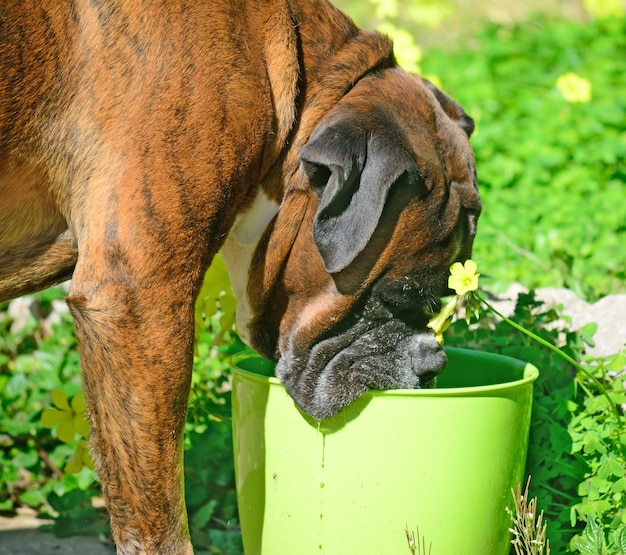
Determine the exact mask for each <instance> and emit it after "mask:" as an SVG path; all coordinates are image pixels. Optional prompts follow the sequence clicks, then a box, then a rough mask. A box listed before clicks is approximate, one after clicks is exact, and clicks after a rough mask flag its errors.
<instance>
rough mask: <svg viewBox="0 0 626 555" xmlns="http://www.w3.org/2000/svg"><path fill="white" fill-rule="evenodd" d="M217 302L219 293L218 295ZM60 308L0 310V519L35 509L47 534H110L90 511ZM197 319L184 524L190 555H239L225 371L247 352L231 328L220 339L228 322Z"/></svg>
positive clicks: (40, 299) (71, 351)
mask: <svg viewBox="0 0 626 555" xmlns="http://www.w3.org/2000/svg"><path fill="white" fill-rule="evenodd" d="M218 294H219V296H220V298H221V297H223V296H225V294H226V293H225V292H224V291H223V288H221V289H220V290H219V291H218ZM63 298H64V292H63V291H61V290H56V289H51V290H48V291H44V292H43V293H40V294H37V295H34V296H32V297H28V298H26V299H25V300H19V301H15V302H14V303H12V308H11V311H10V312H9V311H8V310H7V309H8V303H5V304H4V305H0V391H2V395H1V396H0V430H2V432H1V433H0V511H11V510H13V509H15V508H17V507H19V506H21V505H27V506H29V507H32V508H34V509H36V510H38V511H40V512H41V513H42V514H44V515H47V516H49V517H52V518H53V519H54V522H53V524H51V525H49V526H46V527H45V529H49V530H50V531H52V532H54V533H55V534H57V535H58V536H60V537H61V536H71V535H76V534H97V533H102V532H106V531H107V520H106V514H105V512H104V511H103V510H102V509H96V508H95V507H94V503H93V502H92V501H93V499H94V498H95V497H97V496H99V494H100V490H99V485H98V482H97V478H96V475H95V473H94V472H93V470H92V468H91V467H92V465H91V459H90V457H89V456H88V450H87V444H86V441H85V436H86V435H87V432H88V430H87V427H86V424H87V423H86V421H85V419H84V412H85V410H84V401H83V400H82V393H81V392H80V389H81V386H80V369H79V364H78V356H77V353H76V340H75V337H74V333H73V323H72V320H71V318H70V316H69V313H67V311H66V310H64V306H65V303H64V302H63V301H62V299H63ZM205 300H206V299H205ZM207 302H208V301H207ZM53 303H54V305H53ZM59 303H60V304H59ZM53 306H54V307H55V308H56V310H55V311H53V310H52V309H53ZM231 312H232V311H231ZM200 313H201V319H200V322H201V323H200V325H199V326H198V330H197V333H198V336H199V339H200V342H199V344H198V349H197V351H198V356H197V357H196V358H195V370H194V376H193V382H192V393H191V399H190V407H189V414H188V419H187V423H186V426H185V462H186V466H185V480H186V497H187V504H188V513H189V524H190V529H191V534H192V538H193V541H194V545H195V546H196V547H197V548H199V549H201V548H209V547H210V548H211V550H212V551H211V552H212V553H221V554H222V555H241V553H242V547H241V536H240V533H239V529H238V518H237V508H236V498H235V489H234V470H233V457H232V436H231V427H230V423H229V421H228V417H229V416H230V387H229V366H228V364H229V363H228V361H229V359H230V356H231V355H232V354H233V353H236V352H238V351H240V350H242V349H243V348H244V346H243V344H242V343H241V342H240V341H239V340H238V339H237V338H236V336H234V335H233V334H232V331H230V328H229V331H228V332H221V330H220V328H219V322H220V319H222V321H223V322H229V321H230V320H228V319H223V314H221V313H219V312H214V313H213V314H212V315H211V316H210V317H209V316H207V315H206V314H202V310H200ZM59 315H60V316H59ZM55 322H56V323H55ZM202 322H204V324H203V323H202ZM216 337H218V338H219V339H220V341H218V342H219V343H220V344H221V346H220V347H217V346H215V345H214V343H216Z"/></svg>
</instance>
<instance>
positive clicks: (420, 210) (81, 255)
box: [0, 0, 480, 554]
mask: <svg viewBox="0 0 626 555" xmlns="http://www.w3.org/2000/svg"><path fill="white" fill-rule="evenodd" d="M472 128H473V124H472V121H471V119H470V118H468V117H467V116H466V115H465V113H464V112H463V111H462V110H461V108H460V107H459V106H458V105H457V104H456V103H455V102H453V101H452V100H451V99H450V98H448V97H447V96H445V95H444V94H443V93H442V92H440V91H439V90H437V89H436V88H435V87H434V86H433V85H431V84H430V83H429V82H427V81H425V80H424V79H422V78H420V77H419V76H416V75H410V74H408V73H406V72H405V71H403V70H402V69H400V68H399V67H398V66H397V64H396V62H395V59H394V55H393V49H392V44H391V42H390V40H389V39H388V38H387V37H385V36H383V35H380V34H378V33H375V32H368V31H362V30H359V29H358V28H357V27H355V26H354V24H353V23H352V21H350V20H349V19H348V18H347V17H346V16H344V15H343V14H342V13H340V12H339V11H337V10H336V9H335V8H333V7H332V6H331V5H330V4H328V3H327V2H326V1H325V0H248V1H245V0H241V1H237V2H233V1H231V0H195V1H185V0H168V1H154V2H136V1H134V0H74V1H72V2H66V1H60V0H37V1H35V0H23V1H20V2H16V1H14V0H0V300H6V299H10V298H14V297H16V296H19V295H22V294H26V293H29V292H33V291H36V290H39V289H42V288H45V287H48V286H50V285H53V284H55V283H59V282H61V281H63V280H66V279H68V278H72V281H71V289H70V293H69V296H68V299H67V302H68V304H69V306H70V309H71V311H72V314H73V316H74V319H75V326H76V333H77V336H78V339H79V349H80V356H81V362H82V369H83V375H84V378H83V379H84V389H85V395H86V399H87V404H88V413H89V418H90V420H91V426H92V437H91V446H92V448H93V453H94V458H95V461H96V464H97V469H98V472H99V475H100V477H101V479H102V485H103V492H104V496H105V499H106V503H107V507H108V510H109V512H110V515H111V524H112V529H113V534H114V537H115V541H116V543H117V549H118V553H123V554H135V553H146V554H156V553H159V554H180V553H191V552H192V548H191V544H190V541H189V534H188V530H187V522H186V513H185V506H184V500H183V485H182V478H181V476H182V460H181V459H182V448H181V447H182V443H181V442H182V436H181V434H182V428H183V423H184V420H185V412H186V408H187V396H188V392H189V384H190V373H191V365H192V354H193V328H194V326H193V317H194V310H193V309H194V299H195V297H196V294H197V293H198V289H199V287H200V284H201V281H202V277H203V275H204V272H205V270H206V268H207V266H208V265H209V264H210V262H211V259H212V257H213V256H214V254H215V253H216V252H217V251H218V250H220V249H222V252H223V255H224V258H225V260H226V262H227V264H228V267H229V272H230V273H231V279H232V281H233V284H234V286H235V289H236V292H237V295H238V300H239V306H240V310H241V312H240V314H239V316H238V322H239V329H240V332H241V335H242V337H244V338H246V340H247V341H248V342H249V343H250V344H251V345H252V346H253V347H255V348H256V349H257V350H259V351H260V352H261V353H263V354H264V355H265V356H267V357H270V358H273V359H275V360H277V363H278V364H277V374H278V375H279V377H280V378H281V379H282V381H283V382H284V384H285V386H286V387H287V390H288V391H289V393H290V394H291V396H292V397H293V398H294V400H295V402H296V403H297V404H298V405H299V406H300V407H301V408H302V409H303V410H305V411H306V412H308V413H310V414H311V415H313V416H314V417H316V418H324V417H327V416H330V415H332V414H334V413H336V412H337V411H339V410H340V409H341V408H343V407H344V406H346V405H347V404H348V403H350V402H351V401H352V400H354V399H355V398H356V397H357V396H358V395H360V394H361V393H362V392H364V391H366V390H368V389H375V388H378V389H386V388H396V387H421V386H424V385H428V383H429V382H431V381H432V379H433V378H434V376H435V375H436V374H438V373H439V372H440V371H441V370H442V369H443V367H444V366H445V363H446V357H445V354H444V353H443V351H442V350H441V348H440V346H439V345H438V344H437V342H436V341H435V337H434V335H433V334H432V333H431V332H429V331H427V328H426V323H427V320H428V314H429V312H430V311H432V310H436V309H437V304H438V298H439V296H440V295H441V294H442V293H444V292H445V286H446V276H447V271H448V267H449V266H450V264H451V263H452V262H454V261H456V260H463V259H465V258H467V257H468V256H469V254H470V249H471V243H472V239H473V237H474V234H475V231H476V220H477V218H478V214H479V212H480V200H479V197H478V193H477V190H476V179H475V170H474V163H473V157H472V152H471V149H470V146H469V142H468V136H469V135H470V133H471V131H472Z"/></svg>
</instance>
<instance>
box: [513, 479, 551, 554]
mask: <svg viewBox="0 0 626 555" xmlns="http://www.w3.org/2000/svg"><path fill="white" fill-rule="evenodd" d="M529 486H530V477H529V478H528V482H526V489H525V491H524V492H523V493H522V486H521V484H519V483H518V484H517V492H516V491H514V490H511V493H512V494H513V500H514V502H515V508H514V510H512V509H509V508H507V512H508V513H509V515H510V517H511V520H512V521H513V526H512V527H511V528H510V532H511V534H512V535H513V537H512V539H511V545H512V546H513V547H514V548H515V554H516V555H550V542H549V541H548V540H546V530H547V524H546V523H545V522H544V520H543V511H542V512H541V513H539V514H537V498H536V497H533V498H532V499H529V498H528V487H529Z"/></svg>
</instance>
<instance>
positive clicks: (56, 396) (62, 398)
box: [50, 389, 71, 411]
mask: <svg viewBox="0 0 626 555" xmlns="http://www.w3.org/2000/svg"><path fill="white" fill-rule="evenodd" d="M50 395H51V397H52V402H53V403H54V405H55V406H56V407H57V408H58V409H60V410H64V411H69V410H71V409H70V404H69V402H68V400H67V395H66V394H65V393H64V392H63V391H61V390H60V389H55V390H54V391H52V392H51V394H50Z"/></svg>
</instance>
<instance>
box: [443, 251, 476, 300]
mask: <svg viewBox="0 0 626 555" xmlns="http://www.w3.org/2000/svg"><path fill="white" fill-rule="evenodd" d="M476 268H477V266H476V262H474V261H473V260H469V259H468V260H466V261H465V264H461V263H460V262H455V263H454V264H452V266H450V277H449V278H448V287H449V288H450V289H452V290H454V291H455V293H456V294H457V295H465V294H466V293H469V292H470V291H476V290H477V289H478V276H480V274H477V273H476Z"/></svg>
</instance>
